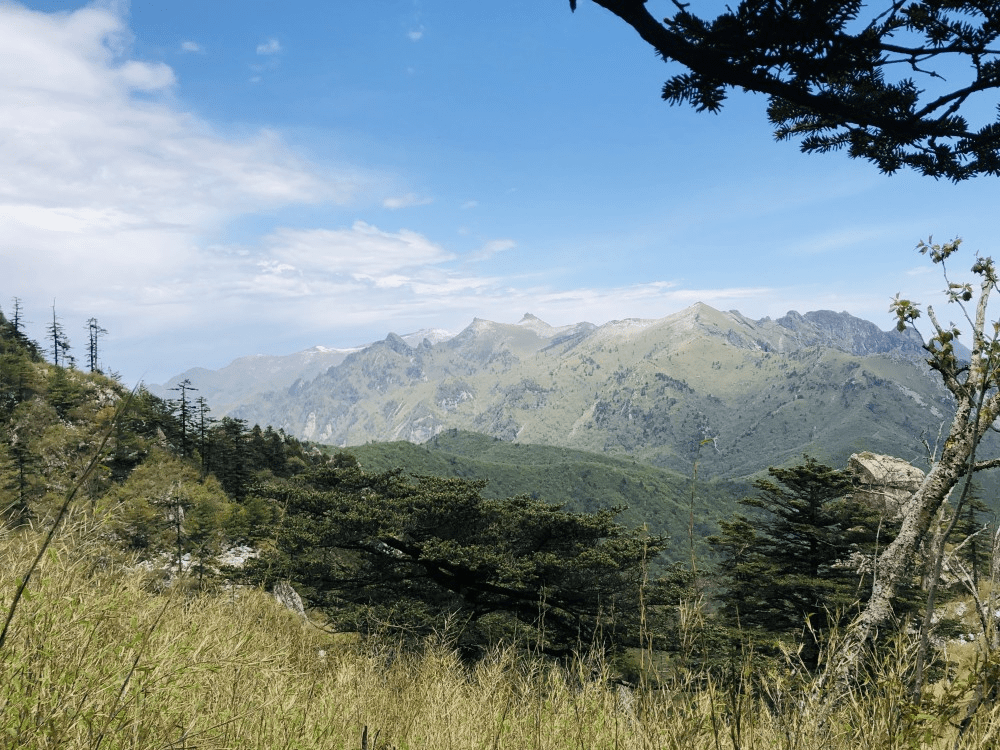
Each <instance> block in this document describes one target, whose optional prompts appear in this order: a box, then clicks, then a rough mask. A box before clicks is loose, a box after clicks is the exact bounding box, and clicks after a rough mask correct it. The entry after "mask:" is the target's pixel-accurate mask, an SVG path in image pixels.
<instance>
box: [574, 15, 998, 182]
mask: <svg viewBox="0 0 1000 750" xmlns="http://www.w3.org/2000/svg"><path fill="white" fill-rule="evenodd" d="M593 2H594V3H596V4H597V5H600V6H601V7H603V8H606V9H607V10H609V11H611V12H612V13H614V14H615V15H616V16H618V17H619V18H621V19H622V20H623V21H625V22H626V23H627V24H628V25H629V26H631V27H632V28H633V29H634V30H635V31H636V32H637V33H638V34H639V36H640V37H642V39H643V40H644V41H645V42H646V43H648V44H649V45H650V46H652V47H653V49H654V50H655V51H656V53H657V54H658V55H659V56H660V57H661V58H662V59H663V60H664V61H666V62H668V63H671V62H672V63H679V64H680V65H682V66H683V67H685V68H686V69H687V71H686V72H683V73H679V74H677V75H673V76H672V77H670V78H669V79H668V80H667V82H666V83H665V84H664V86H663V92H662V95H663V99H664V100H666V101H667V102H669V103H670V104H689V105H691V106H693V107H695V108H696V109H697V110H699V111H703V110H708V111H710V112H718V111H719V110H720V109H721V108H722V105H723V102H724V101H725V99H726V96H727V93H728V91H729V89H734V88H738V89H743V90H744V91H753V92H758V93H761V94H764V95H766V96H767V97H768V109H767V116H768V119H769V120H770V121H771V124H772V125H773V126H774V129H775V130H774V133H775V137H776V138H778V139H779V140H787V139H791V138H799V139H801V148H802V150H803V151H805V152H825V151H831V150H835V149H847V151H848V153H849V155H850V156H851V157H854V158H863V159H867V160H868V161H871V162H873V163H874V164H876V165H877V166H878V168H879V169H880V170H881V171H882V172H885V173H892V172H895V171H897V170H898V169H900V168H902V167H908V168H912V169H915V170H917V171H918V172H920V173H922V174H925V175H930V176H932V177H947V178H948V179H951V180H954V181H959V180H964V179H967V178H969V177H973V176H975V175H978V174H989V175H997V174H1000V156H998V149H1000V119H994V120H992V121H988V122H985V123H983V124H981V125H978V126H973V125H971V124H970V123H969V121H968V120H967V118H966V115H967V114H968V112H969V111H971V110H973V109H975V108H976V107H977V106H978V105H979V104H980V103H981V102H980V101H979V99H980V97H977V95H979V94H982V93H984V92H991V91H992V90H994V89H996V88H998V87H1000V60H998V54H1000V45H998V44H997V36H998V35H1000V2H981V1H976V2H948V1H947V0H925V1H919V0H918V1H916V2H907V1H906V0H883V2H881V3H876V4H874V7H871V6H869V5H868V4H866V3H862V2H860V1H859V0H799V1H798V2H765V1H764V0H744V1H743V2H741V3H739V4H738V5H735V6H728V5H727V6H726V11H725V12H724V13H721V14H720V15H719V16H717V17H716V18H714V19H706V18H701V17H699V16H696V15H695V14H694V13H693V12H691V11H690V10H689V8H690V5H691V4H690V3H681V2H679V1H678V0H674V2H673V6H674V9H673V13H672V14H671V15H669V16H667V17H666V18H664V19H663V20H662V21H659V20H657V19H656V18H654V17H653V15H652V14H651V13H650V12H649V10H648V9H647V3H646V0H593ZM576 5H577V1H576V0H570V8H571V9H573V10H575V9H576ZM896 71H899V74H895V72H896ZM963 73H964V76H963V75H962V74H963ZM890 74H893V75H890ZM953 81H954V82H953ZM989 104H990V105H992V102H990V103H989ZM983 109H986V110H987V111H994V110H995V108H994V107H993V106H987V107H984V108H983ZM963 113H964V114H963Z"/></svg>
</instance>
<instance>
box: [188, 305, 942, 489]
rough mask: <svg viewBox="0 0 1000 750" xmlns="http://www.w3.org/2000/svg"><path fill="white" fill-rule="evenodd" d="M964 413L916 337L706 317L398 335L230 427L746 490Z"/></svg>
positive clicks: (844, 326) (251, 409) (913, 454)
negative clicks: (447, 443)
mask: <svg viewBox="0 0 1000 750" xmlns="http://www.w3.org/2000/svg"><path fill="white" fill-rule="evenodd" d="M418 338H419V340H417V339H418ZM192 380H194V379H192ZM194 385H195V386H196V387H199V384H198V383H197V382H194ZM209 403H210V404H211V405H212V408H213V410H215V409H216V406H215V404H213V403H212V402H211V400H210V402H209ZM950 408H951V400H950V395H949V394H948V393H947V391H946V390H945V389H944V388H943V386H941V384H940V383H939V382H938V380H937V379H936V378H935V377H934V376H933V373H931V372H930V370H929V368H928V367H927V365H926V363H925V362H924V350H923V349H922V342H920V340H919V337H917V336H915V335H913V334H912V333H909V332H902V333H901V332H898V331H882V330H880V329H879V328H878V327H877V326H876V325H875V324H874V323H871V322H869V321H865V320H862V319H860V318H855V317H854V316H852V315H850V314H849V313H846V312H840V313H836V312H832V311H824V310H820V311H812V312H807V313H805V314H800V313H798V312H795V311H789V313H787V314H786V315H784V316H782V317H781V318H778V319H776V320H774V319H771V318H761V319H759V320H752V319H750V318H747V317H746V316H743V315H741V314H740V313H739V312H738V311H729V312H722V311H719V310H715V309H714V308H712V307H710V306H708V305H705V304H702V303H698V304H695V305H692V306H690V307H688V308H686V309H684V310H681V311H678V312H675V313H673V314H671V315H668V316H666V317H664V318H659V319H639V318H626V319H623V320H616V321H610V322H608V323H605V324H603V325H600V326H598V325H594V324H592V323H577V324H574V325H569V326H559V327H556V326H550V325H549V324H548V323H545V322H544V321H542V320H541V319H539V318H537V317H535V316H534V315H531V314H530V313H528V314H525V316H524V317H522V318H521V320H520V321H519V322H518V323H513V324H512V323H497V322H493V321H489V320H485V319H482V318H476V319H474V320H473V321H472V323H470V324H469V325H468V326H467V327H466V328H465V329H464V330H462V331H461V332H459V333H458V334H456V335H454V336H449V337H440V340H437V341H433V342H432V341H431V340H430V339H429V338H428V337H426V336H424V337H415V336H407V337H403V336H399V335H397V334H394V333H393V334H389V335H387V336H386V338H385V339H383V340H382V341H377V342H374V343H373V344H370V345H368V346H366V347H362V348H357V349H355V350H354V351H351V352H348V353H346V354H344V355H343V359H342V361H341V362H339V363H337V364H333V365H331V366H329V367H327V368H326V369H324V370H322V371H321V372H319V373H317V374H315V375H314V376H312V377H311V378H305V377H299V378H297V379H296V380H295V381H294V382H291V383H288V384H287V385H285V386H283V387H281V388H275V389H272V390H270V391H267V392H261V391H260V390H258V392H257V393H255V394H254V395H253V396H252V397H251V398H249V399H245V400H244V401H243V403H240V404H238V405H237V406H235V407H234V408H232V409H231V410H230V411H229V412H228V413H229V414H230V415H231V416H233V417H237V418H241V419H246V420H247V421H249V422H251V423H253V422H259V423H260V424H271V425H273V426H275V427H280V428H281V429H284V430H285V431H286V432H287V433H289V434H291V435H293V436H295V437H298V438H300V439H306V440H313V441H317V442H324V443H329V444H333V445H340V446H349V445H358V444H363V443H367V442H371V441H396V440H406V441H409V442H413V443H422V442H424V441H426V440H428V439H430V438H432V437H434V436H435V435H437V434H439V433H440V432H441V431H443V430H446V429H460V430H471V431H475V432H480V433H483V434H486V435H489V436H491V437H494V438H500V439H502V440H506V441H521V442H529V443H538V444H547V445H554V446H563V447H567V448H575V449H580V450H587V451H593V452H604V453H609V454H613V455H626V456H629V457H633V458H635V459H637V460H642V461H645V462H648V463H652V464H654V465H657V466H662V467H667V468H671V469H674V470H678V471H685V472H689V471H690V470H691V467H692V465H693V463H694V462H696V461H697V462H698V464H699V466H700V467H701V468H700V470H702V471H706V472H708V473H709V474H712V475H719V476H724V477H745V476H749V475H753V474H755V473H756V472H759V471H760V470H762V469H763V468H766V467H767V466H769V465H773V464H779V463H783V462H788V461H792V460H795V459H796V458H797V457H800V456H801V454H802V453H803V452H810V453H811V454H813V455H816V456H817V457H818V458H821V459H826V460H829V461H830V462H831V463H834V465H839V464H841V463H842V462H843V461H845V460H846V458H847V456H848V455H850V453H853V452H855V451H857V450H861V449H868V450H873V451H875V452H888V453H893V454H894V455H899V456H901V457H903V458H906V459H908V460H914V459H919V458H920V457H921V455H922V452H923V447H922V446H923V440H924V439H925V438H926V436H927V435H933V434H936V431H937V427H938V425H939V424H940V422H941V420H943V419H944V418H945V416H946V415H947V414H948V413H949V410H950ZM216 413H217V412H216Z"/></svg>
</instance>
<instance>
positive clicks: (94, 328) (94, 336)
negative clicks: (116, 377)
mask: <svg viewBox="0 0 1000 750" xmlns="http://www.w3.org/2000/svg"><path fill="white" fill-rule="evenodd" d="M107 333H108V332H107V331H106V330H105V329H104V328H101V326H100V325H98V323H97V318H88V320H87V367H88V369H89V370H90V371H91V372H100V371H101V368H100V367H99V366H98V361H97V341H98V339H100V338H101V336H106V335H107Z"/></svg>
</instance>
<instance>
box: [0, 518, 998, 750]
mask: <svg viewBox="0 0 1000 750" xmlns="http://www.w3.org/2000/svg"><path fill="white" fill-rule="evenodd" d="M71 527H72V528H71V530H70V531H68V532H66V533H64V534H62V535H60V536H59V537H58V538H57V539H56V541H55V543H54V544H53V545H52V546H51V548H50V549H49V551H48V552H47V553H46V555H45V557H44V558H43V560H42V563H41V566H40V568H39V569H38V571H37V572H36V573H35V576H34V577H33V579H32V581H31V583H30V585H29V587H28V589H27V596H26V597H25V598H24V599H23V600H22V601H21V602H20V603H19V606H18V610H17V612H16V615H15V618H14V620H13V622H12V627H11V631H10V634H9V637H8V640H7V643H6V644H5V646H4V647H3V649H2V650H0V747H10V748H15V747H16V748H60V749H63V748H71V749H72V748H94V749H96V748H101V747H103V748H108V749H112V748H113V749H115V750H117V749H118V748H142V749H143V750H149V749H151V748H152V749H154V750H155V749H157V748H164V749H165V748H199V749H201V750H208V749H212V748H261V749H263V748H267V750H276V749H278V748H296V749H299V748H302V749H307V748H317V749H318V748H324V749H329V748H350V749H351V750H356V749H357V748H360V747H362V733H363V731H364V728H365V727H368V738H367V743H368V745H367V747H368V748H369V750H373V749H374V748H379V749H380V750H381V749H382V748H398V749H399V750H403V749H404V748H405V749H407V750H417V749H418V748H428V749H429V750H431V749H432V750H470V749H475V748H482V749H483V750H494V749H499V748H517V749H518V750H520V749H522V748H532V749H534V748H537V749H539V750H543V749H544V750H548V749H550V748H551V749H552V750H556V749H559V750H562V749H563V748H566V749H569V748H575V749H578V750H591V749H592V748H658V749H659V748H676V749H677V750H681V748H683V749H684V750H697V749H698V748H705V749H706V750H719V749H721V748H739V749H740V750H743V749H744V748H787V750H799V749H807V748H832V749H836V748H845V749H846V748H851V750H855V749H856V748H872V749H874V748H879V750H883V749H884V748H922V747H928V748H930V747H934V748H937V747H942V748H943V747H952V746H953V745H954V737H955V732H954V729H953V728H952V727H951V724H950V723H949V722H950V721H953V720H954V719H955V716H956V710H957V709H958V708H960V706H961V698H962V695H964V692H965V689H964V687H963V686H962V684H960V683H958V682H955V681H953V682H952V683H949V684H948V685H945V686H944V687H943V688H942V686H940V685H939V686H938V689H937V690H936V692H935V696H936V697H935V698H934V701H933V702H932V704H931V705H925V706H923V707H922V708H921V710H920V711H917V710H915V709H914V708H913V707H912V705H911V703H910V701H909V699H908V697H907V695H908V694H907V690H906V685H905V679H904V677H905V675H903V674H901V671H900V667H899V665H900V663H901V659H903V658H904V657H905V654H902V653H900V654H891V655H889V656H887V657H886V658H885V659H884V660H883V661H882V662H881V663H880V664H879V665H877V668H873V671H872V679H871V680H870V682H869V684H868V685H867V687H866V688H865V689H864V690H860V691H858V692H857V693H856V694H854V695H852V696H851V699H850V700H848V701H847V702H845V703H844V704H843V705H842V706H841V707H839V708H837V709H836V710H834V711H832V712H830V711H825V710H824V709H825V707H824V706H823V702H822V700H821V699H819V698H816V697H813V696H812V694H811V692H810V690H809V685H808V684H803V683H802V682H801V681H799V680H797V679H796V678H795V677H794V675H792V674H789V673H782V672H781V671H780V670H776V669H772V671H771V672H770V673H767V674H761V673H753V672H752V668H751V666H750V665H751V664H753V663H754V662H753V660H752V659H750V658H747V659H746V660H745V661H743V662H742V663H741V664H737V665H736V667H735V668H734V671H733V672H732V673H731V675H730V678H731V679H728V680H727V681H726V682H725V683H723V682H720V681H717V680H713V679H711V678H710V677H709V676H707V675H705V674H697V673H684V672H677V673H675V674H673V675H670V676H669V678H668V679H667V680H666V681H664V682H662V683H661V684H660V686H659V688H658V689H643V690H636V691H634V692H633V691H628V690H625V689H621V688H618V687H616V686H615V685H613V684H610V683H609V682H608V681H606V680H604V679H601V676H602V675H601V672H602V670H604V669H605V668H604V667H602V666H601V665H600V664H598V665H597V667H596V673H597V678H596V679H595V666H594V665H593V663H591V662H588V661H584V660H580V661H578V662H577V663H575V664H573V665H571V666H569V667H566V666H559V665H555V664H553V663H551V662H545V661H542V660H538V659H534V658H531V657H530V656H526V655H525V654H524V653H523V652H519V651H516V650H514V649H498V650H496V651H494V652H492V653H491V654H489V655H488V656H487V657H486V658H483V659H482V660H480V661H479V662H477V663H476V664H473V665H468V664H463V663H462V662H461V661H460V660H459V659H458V658H457V657H456V655H455V654H454V653H453V652H451V651H450V650H449V649H448V648H447V647H446V646H445V645H442V644H438V645H434V644H428V646H427V647H426V648H425V649H424V650H423V651H422V652H420V653H412V652H407V651H405V650H402V649H397V648H394V647H393V646H392V645H391V641H389V640H387V641H385V642H384V645H382V646H381V647H367V648H362V647H361V646H359V645H358V644H356V643H353V642H350V641H347V640H344V639H339V640H338V639H336V638H333V637H331V636H330V635H328V634H326V633H324V632H322V631H321V630H319V629H318V628H316V627H314V626H312V625H310V624H308V623H306V622H304V621H302V620H301V619H297V618H295V617H294V616H293V615H292V614H290V613H288V612H286V611H285V610H283V609H282V608H281V607H280V606H278V605H277V604H276V603H275V602H274V601H273V600H272V599H271V597H269V596H267V595H265V594H263V593H261V592H257V591H240V592H239V593H238V594H235V593H233V592H231V591H218V592H215V593H212V594H195V593H191V592H186V591H185V590H184V589H183V587H175V588H174V589H172V590H171V591H169V592H167V593H164V594H153V593H150V592H149V591H148V590H146V589H144V587H143V582H142V580H141V577H140V576H138V575H137V574H136V573H134V572H131V571H130V570H129V568H128V567H127V566H126V565H125V562H124V561H122V560H121V559H119V558H117V557H116V556H115V555H114V554H112V553H109V552H108V551H107V550H106V549H105V548H104V546H103V544H102V542H101V540H100V537H99V534H98V530H96V529H91V530H90V531H89V532H88V531H87V530H86V529H85V528H83V525H82V524H81V523H76V524H71ZM38 545H39V539H38V538H37V537H36V536H33V535H30V534H25V535H9V536H7V537H6V538H3V539H0V596H2V597H3V599H2V601H0V605H2V606H3V607H6V606H8V605H9V602H10V600H11V596H12V592H13V591H14V589H15V588H16V584H17V580H16V578H17V575H19V574H20V573H21V572H23V570H25V569H26V566H27V565H28V564H30V561H31V559H32V558H33V556H34V555H35V554H36V552H37V550H38ZM901 648H902V647H901ZM603 676H605V677H606V676H607V674H606V672H604V674H603ZM751 686H752V687H751ZM995 713H996V712H995V711H994V712H993V713H992V714H984V716H982V717H980V720H979V721H978V723H977V724H976V725H974V727H973V730H972V732H970V734H969V736H967V737H966V738H964V739H963V743H962V745H961V746H962V747H970V748H971V747H979V746H981V743H982V742H983V741H984V740H985V741H988V738H989V737H992V736H993V733H994V732H995V728H996V726H997V718H996V716H995ZM819 717H826V718H825V720H823V721H820V718H819Z"/></svg>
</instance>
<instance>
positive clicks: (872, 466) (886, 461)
mask: <svg viewBox="0 0 1000 750" xmlns="http://www.w3.org/2000/svg"><path fill="white" fill-rule="evenodd" d="M847 471H848V472H849V473H850V474H851V476H852V477H853V478H854V482H855V490H854V496H855V498H857V499H860V500H864V501H867V502H868V503H870V504H871V505H873V506H874V507H877V508H879V509H880V510H883V511H884V512H885V513H886V515H887V516H888V517H889V518H893V519H897V518H899V517H900V516H901V515H902V509H903V506H904V505H905V504H906V502H907V501H908V500H909V499H910V497H912V495H913V493H914V492H916V491H917V488H919V487H920V483H921V482H922V481H923V480H924V472H922V471H921V470H920V469H918V468H917V467H916V466H913V465H912V464H910V463H907V462H906V461H904V460H903V459H901V458H896V457H894V456H884V455H880V454H877V453H869V452H864V453H855V454H853V455H852V456H851V457H850V459H849V460H848V462H847Z"/></svg>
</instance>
